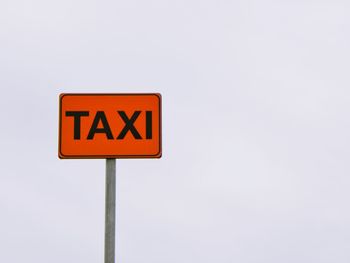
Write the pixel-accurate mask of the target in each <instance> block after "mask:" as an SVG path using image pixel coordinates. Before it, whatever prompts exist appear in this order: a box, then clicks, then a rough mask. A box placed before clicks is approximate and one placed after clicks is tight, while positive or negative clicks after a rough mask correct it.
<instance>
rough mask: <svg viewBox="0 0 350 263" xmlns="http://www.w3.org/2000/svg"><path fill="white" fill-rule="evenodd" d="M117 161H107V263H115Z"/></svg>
mask: <svg viewBox="0 0 350 263" xmlns="http://www.w3.org/2000/svg"><path fill="white" fill-rule="evenodd" d="M115 163H116V160H115V159H106V217H105V263H115V260H114V259H115V198H116V190H115V188H116V178H115Z"/></svg>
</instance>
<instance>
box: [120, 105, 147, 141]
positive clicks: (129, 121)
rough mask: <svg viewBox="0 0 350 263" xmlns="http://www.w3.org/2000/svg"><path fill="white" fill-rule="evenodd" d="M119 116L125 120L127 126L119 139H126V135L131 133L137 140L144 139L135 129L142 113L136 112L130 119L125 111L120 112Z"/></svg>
mask: <svg viewBox="0 0 350 263" xmlns="http://www.w3.org/2000/svg"><path fill="white" fill-rule="evenodd" d="M118 113H119V116H120V117H121V118H122V119H123V121H124V123H125V126H124V128H123V130H122V131H121V132H120V133H119V135H118V137H117V139H118V140H122V139H124V137H125V135H126V134H127V133H128V131H130V132H131V133H132V135H133V136H134V138H135V139H138V140H139V139H142V137H141V135H140V134H139V132H138V131H137V130H136V128H135V127H134V122H135V121H136V119H137V117H138V116H139V115H140V113H141V111H135V112H134V114H133V115H132V116H131V118H130V119H129V118H128V116H126V113H125V112H124V111H118Z"/></svg>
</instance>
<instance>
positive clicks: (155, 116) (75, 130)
mask: <svg viewBox="0 0 350 263" xmlns="http://www.w3.org/2000/svg"><path fill="white" fill-rule="evenodd" d="M59 111H60V112H59V115H60V117H59V150H58V153H59V154H58V155H59V157H60V158H61V159H72V158H101V159H102V158H103V159H106V158H160V157H161V154H162V148H161V141H162V140H161V95H160V94H158V93H145V94H136V93H134V94H73V93H72V94H70V93H65V94H61V95H60V109H59Z"/></svg>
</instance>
